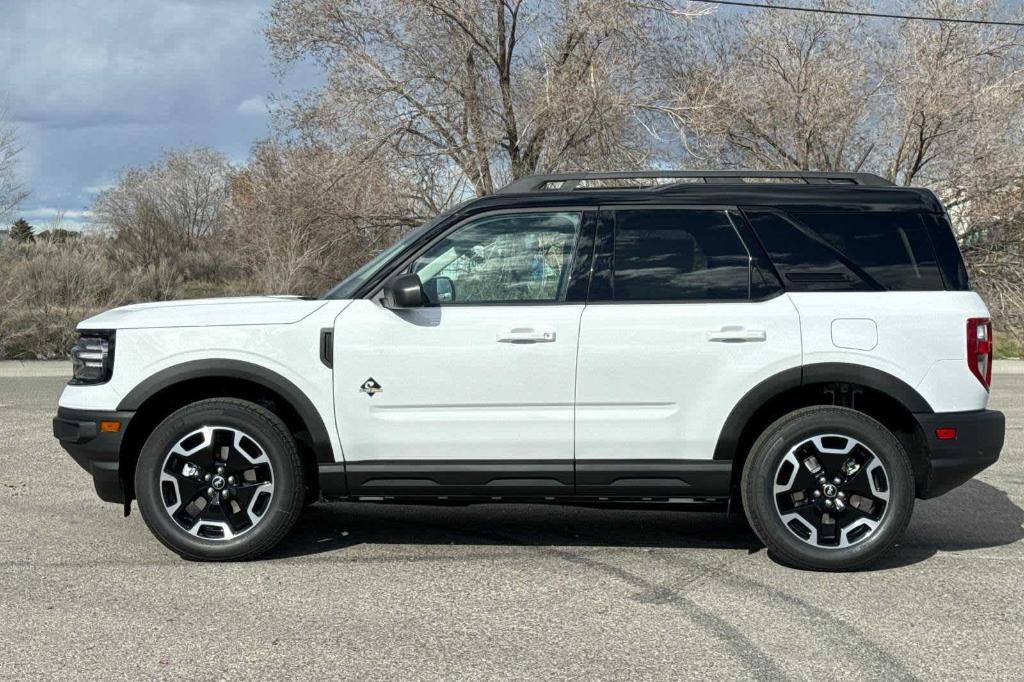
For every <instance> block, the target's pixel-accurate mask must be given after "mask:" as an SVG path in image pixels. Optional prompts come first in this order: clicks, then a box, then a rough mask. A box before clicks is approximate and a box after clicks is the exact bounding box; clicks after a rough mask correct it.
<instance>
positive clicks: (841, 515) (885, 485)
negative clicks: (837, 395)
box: [741, 407, 914, 570]
mask: <svg viewBox="0 0 1024 682" xmlns="http://www.w3.org/2000/svg"><path fill="white" fill-rule="evenodd" d="M741 490H742V495H743V504H744V508H745V510H746V513H747V518H748V519H749V521H750V525H751V527H752V528H753V529H754V532H755V533H757V535H758V537H759V538H761V540H762V542H764V543H765V545H766V546H767V547H768V550H769V551H770V552H771V553H772V554H773V555H774V556H776V557H778V558H779V559H781V560H782V561H783V562H784V563H787V564H790V565H792V566H796V567H799V568H810V569H818V570H850V569H854V568H857V567H860V566H863V565H864V564H867V563H869V562H871V561H873V560H875V559H877V558H878V557H879V556H880V555H881V554H882V553H883V552H885V551H886V550H887V549H889V548H890V547H891V546H892V545H893V544H894V543H895V542H896V541H897V540H898V539H899V537H900V535H902V533H903V531H904V529H905V528H906V526H907V523H908V522H909V521H910V515H911V512H912V511H913V507H914V476H913V471H912V469H911V466H910V459H909V458H908V457H907V454H906V452H905V451H904V449H903V447H902V446H901V445H900V443H899V441H898V440H896V438H895V436H893V434H892V433H891V432H890V431H889V430H888V429H886V428H885V427H884V426H882V425H881V424H879V423H878V422H877V421H875V420H874V419H872V418H871V417H869V416H867V415H865V414H863V413H860V412H856V411H854V410H850V409H846V408H841V407H809V408H805V409H801V410H797V411H795V412H792V413H790V414H788V415H786V416H784V417H782V418H781V419H779V420H778V421H776V422H775V423H773V424H772V425H771V426H769V427H768V428H767V429H765V431H764V433H762V434H761V437H760V438H758V439H757V441H756V442H755V443H754V446H753V447H752V448H751V452H750V456H749V457H748V459H747V462H746V465H745V466H744V468H743V479H742V482H741Z"/></svg>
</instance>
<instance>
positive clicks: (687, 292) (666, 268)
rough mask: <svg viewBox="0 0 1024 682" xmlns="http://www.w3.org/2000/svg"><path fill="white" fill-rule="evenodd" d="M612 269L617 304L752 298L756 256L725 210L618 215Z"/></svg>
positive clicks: (641, 211) (661, 211)
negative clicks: (752, 256) (752, 267)
mask: <svg viewBox="0 0 1024 682" xmlns="http://www.w3.org/2000/svg"><path fill="white" fill-rule="evenodd" d="M612 269H613V284H612V287H613V298H614V300H616V301H666V300H671V301H716V300H727V301H728V300H731V301H735V300H747V299H748V298H749V296H750V255H749V254H748V253H747V250H746V248H745V247H744V245H743V242H742V241H740V238H739V235H737V234H736V230H735V228H734V227H733V225H732V223H731V222H730V221H729V217H728V216H727V215H726V213H725V212H724V211H696V210H656V209H648V210H635V211H634V210H619V211H616V212H615V246H614V258H613V265H612Z"/></svg>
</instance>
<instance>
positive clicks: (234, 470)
mask: <svg viewBox="0 0 1024 682" xmlns="http://www.w3.org/2000/svg"><path fill="white" fill-rule="evenodd" d="M135 490H136V494H137V496H138V501H139V511H140V512H141V513H142V518H143V519H144V520H145V522H146V525H147V526H149V529H150V530H151V531H152V532H153V534H154V535H155V536H156V537H157V539H159V540H160V541H161V542H162V543H163V544H164V545H166V546H167V547H169V548H170V549H172V550H173V551H175V552H177V553H178V554H180V555H181V556H182V557H185V558H187V559H194V560H200V561H210V560H213V561H230V560H239V559H251V558H255V557H256V556H259V555H260V554H262V553H264V552H266V551H267V550H269V549H270V548H271V547H273V546H274V545H276V544H277V543H278V542H279V541H280V540H281V539H282V538H283V537H284V536H285V535H286V534H287V533H288V531H289V530H291V528H292V526H293V525H294V523H295V521H296V519H297V518H298V516H299V513H300V512H301V511H302V506H303V501H304V497H305V492H306V491H305V486H304V479H303V475H302V462H301V459H300V457H299V454H298V451H297V449H296V447H295V440H294V439H293V438H292V435H291V433H290V432H289V431H288V429H287V427H286V426H285V425H284V423H283V422H282V421H281V420H280V419H279V418H278V417H277V416H276V415H275V414H274V413H272V412H270V411H269V410H267V409H265V408H263V407H260V406H259V405H256V404H253V403H250V402H247V401H244V400H236V399H231V398H214V399H210V400H201V401H198V402H195V403H192V404H191V405H186V406H185V407H183V408H181V409H180V410H178V411H177V412H174V413H173V414H172V415H171V416H169V417H167V419H165V420H164V421H163V422H162V423H161V424H160V425H159V426H157V428H156V429H155V430H154V431H153V433H152V434H151V435H150V436H149V438H148V439H147V440H146V443H145V445H144V446H143V447H142V451H141V453H140V454H139V463H138V467H137V468H136V471H135Z"/></svg>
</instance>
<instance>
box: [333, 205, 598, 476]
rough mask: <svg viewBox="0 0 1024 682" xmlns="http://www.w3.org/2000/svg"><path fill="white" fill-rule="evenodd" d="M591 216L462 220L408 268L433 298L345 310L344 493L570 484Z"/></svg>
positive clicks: (518, 214) (341, 354)
mask: <svg viewBox="0 0 1024 682" xmlns="http://www.w3.org/2000/svg"><path fill="white" fill-rule="evenodd" d="M595 221H596V212H595V211H586V210H580V209H570V210H557V209H546V210H542V211H509V212H500V213H491V214H485V215H480V216H476V217H472V218H469V219H467V220H466V221H464V222H463V223H461V224H459V225H457V226H455V227H453V228H452V229H451V230H450V231H449V232H448V233H447V234H446V235H443V236H442V237H440V238H439V239H438V240H437V241H435V242H434V243H432V244H430V245H428V246H426V247H425V248H424V250H423V251H422V252H421V253H419V254H417V255H416V256H415V257H414V258H413V259H412V260H411V262H410V263H409V265H408V267H406V268H405V269H404V270H405V271H406V272H415V273H417V274H419V275H420V278H421V280H422V281H423V283H424V290H425V291H426V292H427V295H428V297H429V298H431V300H432V305H430V306H427V307H423V308H416V309H409V310H390V309H387V308H384V307H383V306H382V305H381V303H380V301H379V300H377V297H371V298H369V299H364V300H358V301H355V302H353V303H352V304H351V305H350V306H348V307H347V308H346V309H345V311H344V312H343V313H342V314H341V315H340V316H339V318H338V320H337V322H336V328H335V335H334V338H335V341H334V343H335V347H334V376H335V409H336V414H337V423H338V433H339V436H340V439H341V442H342V446H343V448H344V454H345V461H346V470H347V474H348V482H349V489H350V491H351V492H352V494H356V495H374V496H376V495H429V496H436V495H453V496H456V495H490V496H524V495H531V496H532V495H555V494H569V493H571V492H572V485H573V397H574V392H575V376H576V350H577V338H578V331H579V321H580V315H581V313H582V312H583V305H584V304H583V300H584V297H585V295H586V279H587V278H589V257H590V250H592V246H593V236H592V233H591V234H590V235H589V236H587V234H586V231H587V230H591V231H592V230H593V229H594V223H595ZM574 263H575V267H574ZM581 286H582V289H581V288H580V287H581Z"/></svg>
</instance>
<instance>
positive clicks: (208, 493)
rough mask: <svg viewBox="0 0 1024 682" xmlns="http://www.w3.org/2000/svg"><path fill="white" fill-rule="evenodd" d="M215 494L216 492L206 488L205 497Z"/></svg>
mask: <svg viewBox="0 0 1024 682" xmlns="http://www.w3.org/2000/svg"><path fill="white" fill-rule="evenodd" d="M215 492H216V491H215V490H214V489H213V488H207V489H206V494H207V495H213V493H215Z"/></svg>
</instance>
